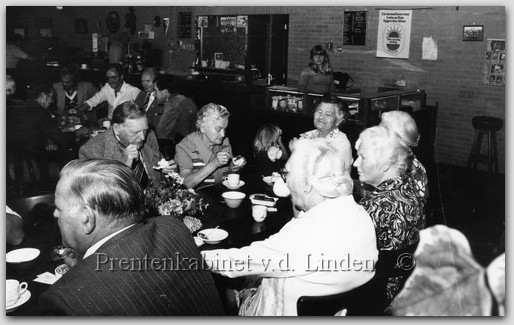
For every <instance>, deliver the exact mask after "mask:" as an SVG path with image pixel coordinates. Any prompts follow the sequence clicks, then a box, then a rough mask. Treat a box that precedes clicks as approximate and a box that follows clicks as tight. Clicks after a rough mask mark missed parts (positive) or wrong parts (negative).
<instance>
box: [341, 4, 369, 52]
mask: <svg viewBox="0 0 514 325" xmlns="http://www.w3.org/2000/svg"><path fill="white" fill-rule="evenodd" d="M343 45H366V11H346V12H345V13H344V23H343Z"/></svg>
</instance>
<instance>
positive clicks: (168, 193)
mask: <svg viewBox="0 0 514 325" xmlns="http://www.w3.org/2000/svg"><path fill="white" fill-rule="evenodd" d="M183 181H184V179H183V178H182V177H180V175H179V174H178V173H171V174H168V175H166V179H165V180H164V181H161V183H160V184H154V183H153V182H150V183H149V185H148V187H147V188H146V190H145V205H146V208H147V209H148V211H149V212H150V215H151V216H157V215H158V216H165V215H169V216H172V217H176V218H180V219H182V221H183V222H184V224H185V225H186V226H187V228H189V231H191V232H192V233H193V232H195V231H197V230H200V229H201V228H202V222H201V221H200V220H199V219H198V218H201V217H202V216H203V213H204V210H205V209H206V208H207V206H208V204H207V203H204V201H203V198H202V197H200V195H198V193H196V192H195V190H193V189H191V188H188V187H187V186H185V185H184V184H183Z"/></svg>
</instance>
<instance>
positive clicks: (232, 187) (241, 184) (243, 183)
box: [222, 180, 245, 190]
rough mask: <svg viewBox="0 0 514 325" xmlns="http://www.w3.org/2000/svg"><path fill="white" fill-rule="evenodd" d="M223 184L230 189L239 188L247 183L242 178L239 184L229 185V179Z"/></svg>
mask: <svg viewBox="0 0 514 325" xmlns="http://www.w3.org/2000/svg"><path fill="white" fill-rule="evenodd" d="M222 184H223V185H225V187H226V188H228V189H229V190H237V189H239V188H240V187H241V186H243V185H245V182H244V181H241V180H240V181H239V185H236V186H232V185H229V184H228V182H227V181H223V182H222Z"/></svg>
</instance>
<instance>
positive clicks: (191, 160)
mask: <svg viewBox="0 0 514 325" xmlns="http://www.w3.org/2000/svg"><path fill="white" fill-rule="evenodd" d="M229 116H230V113H229V111H228V110H227V109H226V108H225V107H224V106H222V105H218V104H214V103H209V104H207V105H205V106H204V107H202V108H201V109H200V111H199V112H198V118H197V120H196V129H197V130H196V131H195V132H193V133H190V134H189V135H187V136H186V137H185V138H184V139H182V141H180V143H179V144H177V146H176V148H175V161H176V162H177V164H178V167H179V173H180V176H182V177H183V178H184V184H185V185H186V186H188V187H190V188H196V187H198V186H201V185H207V184H213V183H221V182H222V181H223V177H224V176H225V175H226V174H228V173H231V172H236V171H238V170H240V169H241V168H242V167H243V166H244V165H245V164H246V160H245V158H243V157H241V158H238V157H236V158H234V157H233V155H232V147H231V146H230V142H229V141H228V138H227V137H226V136H225V135H226V134H225V131H226V129H227V126H228V118H229Z"/></svg>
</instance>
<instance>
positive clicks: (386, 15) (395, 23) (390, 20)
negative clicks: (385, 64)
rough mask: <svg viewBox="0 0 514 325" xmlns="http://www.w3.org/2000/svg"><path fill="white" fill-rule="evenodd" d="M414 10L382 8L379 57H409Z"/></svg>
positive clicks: (378, 42) (378, 37) (378, 44)
mask: <svg viewBox="0 0 514 325" xmlns="http://www.w3.org/2000/svg"><path fill="white" fill-rule="evenodd" d="M411 23H412V10H380V13H379V20H378V36H377V57H384V58H397V59H408V58H409V50H410V33H411Z"/></svg>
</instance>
